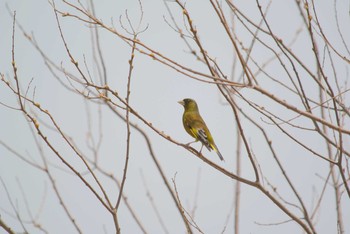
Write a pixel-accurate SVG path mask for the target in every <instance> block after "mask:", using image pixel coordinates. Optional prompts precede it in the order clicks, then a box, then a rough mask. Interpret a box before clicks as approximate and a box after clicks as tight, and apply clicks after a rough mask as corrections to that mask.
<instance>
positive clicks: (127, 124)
mask: <svg viewBox="0 0 350 234" xmlns="http://www.w3.org/2000/svg"><path fill="white" fill-rule="evenodd" d="M136 36H137V35H135V37H134V39H135V40H136ZM135 47H136V44H135V42H134V43H133V46H132V49H131V56H130V60H129V74H128V83H127V90H126V99H125V100H126V103H127V107H126V116H125V120H126V131H127V133H126V155H125V165H124V173H123V179H122V182H121V185H120V190H119V195H118V199H117V203H116V204H115V216H117V212H118V208H119V204H120V200H121V197H122V194H123V190H124V186H125V181H126V174H127V171H128V163H129V154H130V120H129V114H130V108H129V107H128V106H129V101H130V92H131V91H130V85H131V75H132V71H133V68H134V66H133V62H134V57H135V54H134V53H135ZM115 220H116V219H115ZM116 224H117V223H116ZM117 233H120V227H117Z"/></svg>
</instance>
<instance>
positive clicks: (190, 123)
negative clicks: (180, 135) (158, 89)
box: [178, 98, 224, 161]
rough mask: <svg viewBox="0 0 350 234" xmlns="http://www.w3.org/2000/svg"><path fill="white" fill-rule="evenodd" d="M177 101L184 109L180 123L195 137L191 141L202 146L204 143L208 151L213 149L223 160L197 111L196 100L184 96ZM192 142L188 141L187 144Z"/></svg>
mask: <svg viewBox="0 0 350 234" xmlns="http://www.w3.org/2000/svg"><path fill="white" fill-rule="evenodd" d="M178 103H179V104H180V105H182V106H183V107H184V109H185V110H184V113H183V116H182V123H183V125H184V128H185V130H186V132H187V133H188V134H189V135H191V136H192V137H193V138H195V141H193V142H197V141H200V142H201V143H202V148H203V145H204V146H205V147H206V148H207V149H208V150H209V151H211V150H214V151H215V152H216V153H217V155H218V156H219V158H220V160H221V161H223V160H224V158H223V157H222V155H221V153H220V151H219V149H218V147H217V146H216V144H215V142H214V139H213V137H212V135H211V133H210V131H209V129H208V127H207V125H206V124H205V122H204V120H203V119H202V117H201V115H200V113H199V109H198V105H197V103H196V101H195V100H193V99H190V98H185V99H183V100H181V101H178ZM193 142H190V143H188V144H187V145H189V144H191V143H193ZM202 148H201V151H202ZM201 151H200V152H201Z"/></svg>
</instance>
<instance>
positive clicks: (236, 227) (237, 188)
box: [234, 126, 242, 234]
mask: <svg viewBox="0 0 350 234" xmlns="http://www.w3.org/2000/svg"><path fill="white" fill-rule="evenodd" d="M241 145H242V138H241V135H240V134H239V130H238V126H237V143H236V147H237V149H236V174H237V176H241V166H242V165H241V158H242V154H241ZM235 183H236V185H235V198H234V204H235V217H234V233H235V234H239V208H240V200H241V183H240V182H239V181H235Z"/></svg>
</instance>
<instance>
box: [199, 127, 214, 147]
mask: <svg viewBox="0 0 350 234" xmlns="http://www.w3.org/2000/svg"><path fill="white" fill-rule="evenodd" d="M197 136H198V139H199V140H200V141H201V142H202V143H203V145H205V147H207V149H208V150H209V151H210V150H211V147H210V144H209V141H208V136H207V133H206V132H205V129H203V128H200V129H197Z"/></svg>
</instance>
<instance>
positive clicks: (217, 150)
mask: <svg viewBox="0 0 350 234" xmlns="http://www.w3.org/2000/svg"><path fill="white" fill-rule="evenodd" d="M210 146H211V148H212V149H213V150H214V151H215V152H216V154H217V155H218V156H219V158H220V160H221V161H225V160H224V157H222V155H221V153H220V151H219V149H218V147H216V145H215V144H214V145H210Z"/></svg>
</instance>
